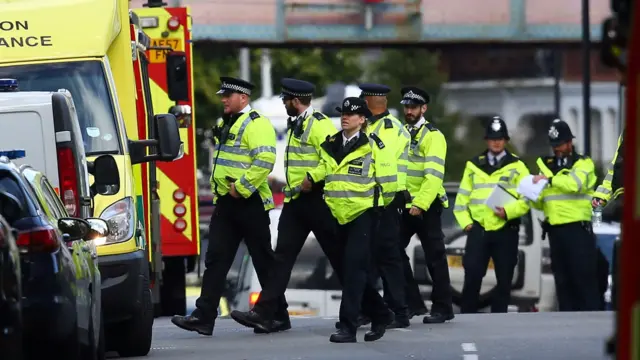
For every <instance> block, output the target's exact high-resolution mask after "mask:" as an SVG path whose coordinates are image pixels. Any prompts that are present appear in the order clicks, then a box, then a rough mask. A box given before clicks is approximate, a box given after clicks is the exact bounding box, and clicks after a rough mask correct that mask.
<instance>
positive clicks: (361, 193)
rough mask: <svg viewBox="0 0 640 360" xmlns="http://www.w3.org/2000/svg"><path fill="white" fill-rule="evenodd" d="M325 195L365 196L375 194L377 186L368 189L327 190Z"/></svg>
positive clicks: (337, 196) (338, 196) (336, 196)
mask: <svg viewBox="0 0 640 360" xmlns="http://www.w3.org/2000/svg"><path fill="white" fill-rule="evenodd" d="M324 195H325V196H327V197H332V198H352V197H353V198H363V197H372V196H374V195H375V188H373V189H369V190H366V191H351V190H325V191H324Z"/></svg>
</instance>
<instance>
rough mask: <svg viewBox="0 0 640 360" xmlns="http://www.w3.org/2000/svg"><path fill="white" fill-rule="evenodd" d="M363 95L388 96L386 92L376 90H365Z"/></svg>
mask: <svg viewBox="0 0 640 360" xmlns="http://www.w3.org/2000/svg"><path fill="white" fill-rule="evenodd" d="M362 95H364V96H387V94H386V93H375V92H368V91H363V92H362Z"/></svg>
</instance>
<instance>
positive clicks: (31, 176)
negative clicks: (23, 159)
mask: <svg viewBox="0 0 640 360" xmlns="http://www.w3.org/2000/svg"><path fill="white" fill-rule="evenodd" d="M22 173H23V175H24V178H25V179H27V183H28V184H29V187H30V188H31V190H32V191H33V193H34V194H33V195H34V196H33V197H34V198H36V199H38V203H39V204H40V207H41V208H42V211H43V212H44V213H45V215H47V217H50V218H57V216H56V213H55V205H52V204H53V203H52V202H51V200H50V199H47V196H46V195H45V193H44V190H43V188H42V184H41V183H40V181H41V180H42V178H43V177H44V175H42V174H41V173H39V172H37V171H35V170H33V169H25V170H24V171H23V172H22Z"/></svg>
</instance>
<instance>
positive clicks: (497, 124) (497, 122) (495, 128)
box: [491, 118, 502, 131]
mask: <svg viewBox="0 0 640 360" xmlns="http://www.w3.org/2000/svg"><path fill="white" fill-rule="evenodd" d="M491 129H492V130H493V131H500V129H502V124H500V119H497V118H493V123H492V124H491Z"/></svg>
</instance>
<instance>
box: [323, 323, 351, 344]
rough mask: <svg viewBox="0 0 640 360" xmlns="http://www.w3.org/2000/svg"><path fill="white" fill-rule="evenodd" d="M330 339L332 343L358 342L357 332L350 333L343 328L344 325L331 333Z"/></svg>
mask: <svg viewBox="0 0 640 360" xmlns="http://www.w3.org/2000/svg"><path fill="white" fill-rule="evenodd" d="M329 341H331V342H332V343H354V342H357V341H358V340H356V334H353V333H350V332H349V331H348V330H345V329H343V328H342V326H341V327H340V328H339V329H338V331H336V332H335V333H333V334H331V336H330V337H329Z"/></svg>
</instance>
